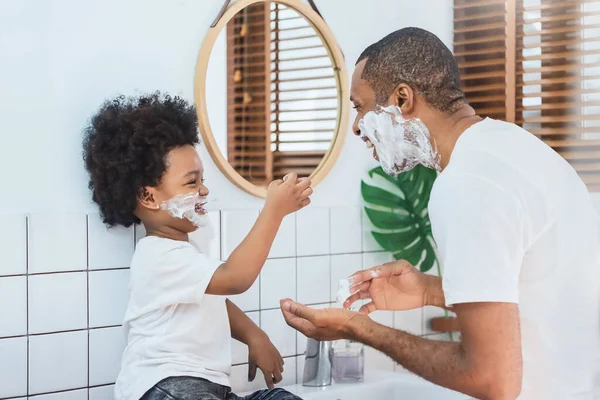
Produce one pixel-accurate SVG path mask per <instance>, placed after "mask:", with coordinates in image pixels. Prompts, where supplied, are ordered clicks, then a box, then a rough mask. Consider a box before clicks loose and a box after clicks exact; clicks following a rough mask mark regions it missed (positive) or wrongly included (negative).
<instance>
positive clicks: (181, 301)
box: [83, 93, 312, 400]
mask: <svg viewBox="0 0 600 400" xmlns="http://www.w3.org/2000/svg"><path fill="white" fill-rule="evenodd" d="M198 142H199V139H198V132H197V122H196V114H195V111H194V107H193V106H190V105H188V103H187V102H186V101H185V100H183V99H181V98H179V97H170V96H162V95H160V94H159V93H155V94H152V95H149V96H141V97H139V98H125V97H122V96H121V97H117V98H115V99H114V100H111V101H107V102H106V103H105V104H104V105H103V106H102V107H101V108H100V110H99V111H98V113H97V114H96V115H95V116H94V117H93V118H92V120H91V123H90V125H89V126H88V128H87V129H86V132H85V140H84V144H83V147H84V161H85V165H86V169H87V170H88V172H89V174H90V183H89V186H90V189H91V190H92V193H93V200H94V201H95V202H96V203H97V204H98V206H99V208H100V211H101V213H102V216H103V220H104V222H105V223H106V224H107V225H108V226H115V225H122V226H125V227H128V226H131V225H132V224H135V223H140V222H141V223H143V224H144V227H145V229H146V233H147V236H146V237H145V238H143V239H141V240H140V241H139V243H138V245H137V247H136V250H135V253H134V255H133V259H132V262H131V282H130V286H129V287H130V296H129V304H128V307H127V312H126V315H125V323H124V328H125V331H126V333H127V347H126V349H125V352H124V354H123V359H122V365H121V372H120V374H119V377H118V379H117V382H116V386H115V398H116V400H138V399H142V400H158V399H176V400H186V399H220V400H233V399H239V397H238V396H236V395H235V394H233V393H231V389H230V388H229V373H230V369H231V349H230V337H233V338H235V339H237V340H239V341H241V342H243V343H245V344H247V345H248V346H249V358H250V360H249V362H250V366H251V367H250V371H249V379H250V380H252V379H254V375H255V372H256V367H258V368H260V369H261V370H262V371H263V373H264V376H265V381H266V383H267V386H268V387H269V390H264V391H260V392H257V393H254V394H253V395H251V396H249V397H247V399H252V400H259V399H265V400H266V399H272V400H289V399H298V397H296V396H294V395H293V394H291V393H289V392H286V391H284V390H282V389H273V386H274V384H275V383H278V382H280V381H281V379H282V378H281V373H282V371H283V359H282V358H281V356H280V354H279V352H278V351H277V349H276V348H275V347H274V346H273V344H272V343H271V342H270V340H269V338H268V337H267V335H266V334H265V333H264V332H263V331H262V330H261V329H260V328H258V327H257V326H256V325H255V324H254V323H253V322H252V320H251V319H250V318H248V317H247V316H246V315H245V314H244V313H243V312H242V311H241V310H240V309H239V308H238V307H236V306H235V305H234V304H233V303H231V302H230V301H229V300H226V298H225V297H224V296H229V295H235V294H239V293H243V292H245V291H246V290H248V288H250V286H251V285H252V284H253V283H254V281H255V280H256V278H257V277H258V274H259V273H260V270H261V269H262V267H263V265H264V263H265V260H266V258H267V255H268V253H269V250H270V248H271V245H272V244H273V240H274V238H275V235H276V233H277V230H278V229H279V226H280V224H281V221H282V219H283V217H284V216H285V215H287V214H290V213H293V212H295V211H297V210H299V209H301V208H302V207H305V206H306V205H308V204H309V203H310V199H309V196H310V195H311V194H312V189H311V188H310V181H309V180H308V179H297V177H296V176H295V174H290V175H288V176H287V177H286V178H285V179H284V181H275V182H272V183H271V184H270V185H269V188H268V194H267V200H266V203H265V206H264V209H263V211H262V212H261V213H260V216H259V218H258V219H257V221H256V223H255V225H254V227H253V228H252V230H251V231H250V233H249V234H248V236H247V237H246V238H245V240H244V241H243V242H242V243H241V244H240V245H239V246H238V247H237V248H236V249H235V250H234V251H233V253H232V254H231V256H230V257H229V259H228V260H227V261H226V262H225V263H222V262H220V261H214V260H211V259H209V258H207V257H206V256H205V255H204V254H202V253H200V252H199V251H198V250H197V249H196V248H194V247H193V246H192V245H190V244H189V242H188V234H189V233H191V232H193V231H195V230H196V229H198V228H199V229H204V230H206V229H208V228H209V226H208V225H209V223H208V217H207V215H206V210H205V209H204V204H205V202H204V199H205V197H206V196H207V195H208V189H207V187H206V186H205V185H204V178H203V168H202V163H201V161H200V159H199V157H198V154H197V152H196V150H195V148H194V146H195V145H197V144H198Z"/></svg>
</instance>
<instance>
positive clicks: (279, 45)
mask: <svg viewBox="0 0 600 400" xmlns="http://www.w3.org/2000/svg"><path fill="white" fill-rule="evenodd" d="M333 65H334V63H333V62H332V59H331V58H330V55H329V52H328V50H327V47H326V45H325V43H323V41H322V39H321V37H320V36H319V34H318V33H317V31H316V30H315V29H314V27H313V26H312V25H311V24H310V22H309V21H308V20H307V19H305V18H304V17H303V16H302V15H301V14H300V13H299V12H297V11H296V10H294V9H292V8H289V7H286V6H285V5H283V4H278V3H277V2H271V1H266V2H260V3H255V4H252V5H250V6H248V7H246V8H244V9H243V10H241V11H240V12H238V13H237V14H236V15H235V16H234V17H233V18H232V19H231V20H229V21H228V22H227V25H226V28H225V29H223V30H222V31H221V32H220V33H219V37H218V39H217V41H216V43H215V45H214V47H213V50H212V53H211V55H210V60H209V65H208V72H207V75H206V89H207V90H206V97H207V98H206V99H205V101H206V105H207V109H208V119H209V122H210V125H211V130H212V132H213V135H214V137H215V140H216V142H217V145H218V147H219V150H220V151H221V153H222V154H223V156H224V157H225V158H226V159H227V161H228V162H229V163H230V164H231V166H232V167H233V168H234V169H235V170H236V171H237V172H238V173H239V174H240V175H241V176H242V177H243V178H244V179H246V180H248V181H249V182H251V183H253V184H255V185H258V186H265V185H266V184H268V183H269V182H270V181H272V180H274V179H281V178H282V177H283V176H284V175H286V174H287V173H289V172H296V173H297V174H298V175H299V176H310V175H311V174H312V173H313V172H314V171H315V170H316V169H317V167H318V166H319V164H320V163H321V161H322V160H323V159H324V156H325V155H326V153H327V151H328V149H329V147H330V145H331V144H332V141H333V139H334V137H335V134H336V130H337V125H338V119H339V113H340V99H339V95H338V93H339V91H338V81H337V78H336V70H335V69H334V66H333Z"/></svg>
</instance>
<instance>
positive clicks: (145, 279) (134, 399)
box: [115, 236, 231, 400]
mask: <svg viewBox="0 0 600 400" xmlns="http://www.w3.org/2000/svg"><path fill="white" fill-rule="evenodd" d="M221 264H222V262H220V261H216V260H211V259H209V258H208V257H206V256H205V255H203V254H201V253H199V252H198V251H197V250H196V249H195V248H194V247H193V246H192V245H191V244H189V243H188V242H182V241H176V240H170V239H164V238H158V237H152V236H150V237H145V238H143V239H142V240H140V241H139V243H138V245H137V247H136V250H135V253H134V255H133V260H132V262H131V281H130V284H129V291H130V292H129V304H128V306H127V312H126V314H125V323H124V329H125V332H126V335H127V347H126V348H125V352H124V354H123V360H122V365H121V372H120V373H119V377H118V379H117V382H116V385H115V398H116V400H138V399H139V398H140V397H142V396H143V395H144V393H146V392H147V391H148V390H149V389H150V388H151V387H153V386H154V385H155V384H157V383H158V382H159V381H161V380H163V379H164V378H168V377H170V376H193V377H198V378H204V379H207V380H209V381H211V382H214V383H217V384H219V385H223V386H229V374H230V371H231V339H230V338H231V331H230V327H229V318H228V314H227V308H226V304H225V297H221V296H212V295H208V294H205V291H206V288H207V286H208V284H209V282H210V280H211V278H212V276H213V274H214V272H215V270H216V269H217V268H218V267H219V266H220V265H221Z"/></svg>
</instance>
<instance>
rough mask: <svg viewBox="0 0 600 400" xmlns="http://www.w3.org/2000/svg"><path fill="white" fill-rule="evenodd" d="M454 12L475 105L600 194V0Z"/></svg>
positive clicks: (462, 0)
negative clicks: (531, 139) (533, 139)
mask: <svg viewBox="0 0 600 400" xmlns="http://www.w3.org/2000/svg"><path fill="white" fill-rule="evenodd" d="M454 5H455V7H454V17H455V20H454V26H455V32H454V50H455V55H456V58H457V62H458V63H459V66H460V67H461V73H462V75H463V76H462V79H463V88H464V90H465V93H466V95H467V99H469V102H470V103H471V105H472V106H473V107H474V108H475V109H476V110H477V112H478V113H479V114H481V115H484V116H490V117H493V118H499V119H505V120H507V121H510V122H515V123H517V124H519V125H521V126H523V127H524V128H525V129H527V130H528V131H530V132H531V133H533V134H535V135H537V136H538V137H540V138H541V139H542V140H544V141H545V142H546V143H547V144H548V145H550V146H551V147H553V148H554V149H555V150H556V151H557V152H558V153H559V154H561V155H562V156H563V157H564V158H565V159H566V160H567V161H569V162H570V163H571V165H573V167H574V168H575V169H576V170H577V171H578V172H579V174H580V176H581V177H582V178H583V180H584V181H585V182H586V183H587V185H588V187H589V188H590V189H591V190H600V0H564V1H556V0H496V1H493V0H488V1H476V0H455V1H454ZM501 63H505V65H501Z"/></svg>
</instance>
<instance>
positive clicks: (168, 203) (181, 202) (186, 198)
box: [160, 192, 210, 228]
mask: <svg viewBox="0 0 600 400" xmlns="http://www.w3.org/2000/svg"><path fill="white" fill-rule="evenodd" d="M205 205H206V198H205V197H203V196H200V194H199V193H198V192H192V193H188V194H179V195H177V196H175V197H172V198H170V199H169V200H165V201H163V202H162V203H161V204H160V208H161V209H162V210H164V211H166V212H167V213H169V215H170V216H172V217H174V218H180V219H183V218H185V219H187V220H188V221H190V222H191V223H192V224H194V226H196V227H197V228H204V227H208V226H209V225H210V219H209V217H208V213H207V211H206V209H205V208H204V206H205Z"/></svg>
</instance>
